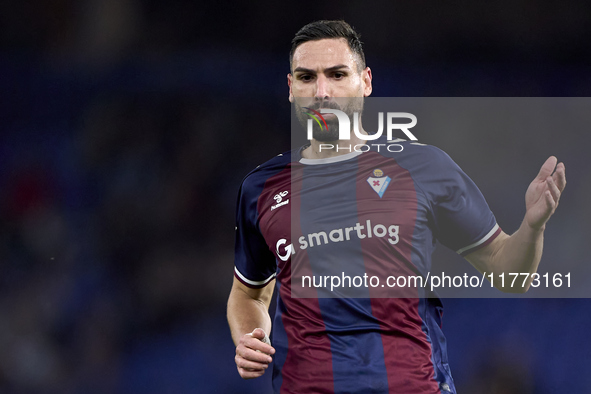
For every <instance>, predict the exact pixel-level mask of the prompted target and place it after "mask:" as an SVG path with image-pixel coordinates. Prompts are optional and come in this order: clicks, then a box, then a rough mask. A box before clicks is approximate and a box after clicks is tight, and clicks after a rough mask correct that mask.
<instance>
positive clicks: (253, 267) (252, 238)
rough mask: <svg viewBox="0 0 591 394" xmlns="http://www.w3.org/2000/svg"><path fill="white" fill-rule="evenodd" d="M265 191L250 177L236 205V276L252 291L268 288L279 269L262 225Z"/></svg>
mask: <svg viewBox="0 0 591 394" xmlns="http://www.w3.org/2000/svg"><path fill="white" fill-rule="evenodd" d="M261 190H262V185H261V186H260V187H257V183H256V178H255V179H253V177H252V176H248V177H247V178H245V180H244V181H243V182H242V185H241V187H240V191H239V192H238V201H237V203H236V237H235V248H234V275H235V276H236V278H237V279H238V280H240V281H241V282H242V283H243V284H244V285H246V286H248V287H251V288H261V287H264V286H266V285H267V284H268V283H269V282H270V281H271V280H272V279H273V278H274V277H275V273H276V269H277V265H276V261H275V256H274V255H273V253H272V252H271V251H270V250H269V247H268V246H267V243H266V242H265V239H264V237H263V235H262V234H261V231H260V229H259V226H258V211H257V203H258V197H259V195H260V192H261Z"/></svg>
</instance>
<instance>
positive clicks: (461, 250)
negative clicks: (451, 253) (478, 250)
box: [456, 223, 499, 254]
mask: <svg viewBox="0 0 591 394" xmlns="http://www.w3.org/2000/svg"><path fill="white" fill-rule="evenodd" d="M498 229H499V224H498V223H497V224H495V226H494V227H493V228H492V230H490V231H489V232H488V234H486V235H485V236H484V237H482V238H481V239H480V241H477V242H474V243H473V244H471V245H468V246H466V247H465V248H462V249H460V250H457V251H456V253H457V254H462V253H464V252H465V251H466V250H469V249H472V248H475V247H477V246H478V245H482V244H483V243H485V242H486V241H488V239H489V238H490V237H492V236H493V235H494V233H496V232H497V230H498Z"/></svg>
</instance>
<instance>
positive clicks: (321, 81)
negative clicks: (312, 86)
mask: <svg viewBox="0 0 591 394" xmlns="http://www.w3.org/2000/svg"><path fill="white" fill-rule="evenodd" d="M329 88H330V87H329V83H328V79H327V78H326V77H325V76H324V75H322V74H321V75H319V76H318V77H317V78H316V94H315V95H314V98H315V99H316V100H317V101H318V100H325V99H328V98H330V91H329Z"/></svg>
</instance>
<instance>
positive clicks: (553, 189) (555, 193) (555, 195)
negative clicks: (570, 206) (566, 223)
mask: <svg viewBox="0 0 591 394" xmlns="http://www.w3.org/2000/svg"><path fill="white" fill-rule="evenodd" d="M546 184H547V185H548V190H549V191H550V194H552V199H553V200H554V202H555V203H556V204H558V200H560V189H558V186H556V183H555V182H554V179H552V177H550V176H549V177H548V178H546Z"/></svg>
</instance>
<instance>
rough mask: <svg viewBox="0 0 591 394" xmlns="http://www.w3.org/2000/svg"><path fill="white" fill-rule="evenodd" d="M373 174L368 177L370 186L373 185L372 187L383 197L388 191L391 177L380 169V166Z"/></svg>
mask: <svg viewBox="0 0 591 394" xmlns="http://www.w3.org/2000/svg"><path fill="white" fill-rule="evenodd" d="M372 175H373V176H370V177H369V178H367V183H369V186H371V188H372V189H373V190H374V191H375V192H376V193H378V196H380V198H382V196H383V195H384V193H385V192H386V189H387V188H388V185H389V184H390V181H391V179H390V177H389V176H387V175H384V171H382V170H380V169H379V168H376V169H375V170H373V174H372Z"/></svg>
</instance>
